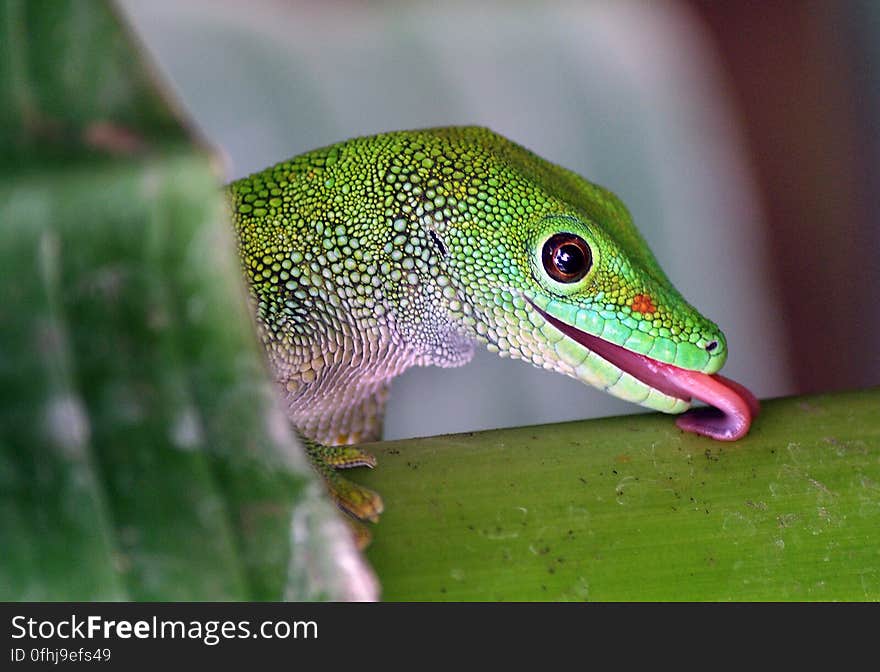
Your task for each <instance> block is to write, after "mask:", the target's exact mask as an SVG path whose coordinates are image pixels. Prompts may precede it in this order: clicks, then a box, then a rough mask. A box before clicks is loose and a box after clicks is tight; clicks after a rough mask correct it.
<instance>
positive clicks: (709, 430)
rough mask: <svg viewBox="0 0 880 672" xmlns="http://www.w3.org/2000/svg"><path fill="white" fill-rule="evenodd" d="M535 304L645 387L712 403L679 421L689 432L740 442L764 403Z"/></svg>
mask: <svg viewBox="0 0 880 672" xmlns="http://www.w3.org/2000/svg"><path fill="white" fill-rule="evenodd" d="M529 303H531V301H529ZM532 306H533V307H534V308H535V310H537V311H538V312H539V313H540V314H541V315H542V316H543V317H544V319H545V320H547V321H548V322H549V323H550V324H552V325H553V326H554V327H556V328H557V329H559V330H560V331H561V332H562V333H564V334H566V335H567V336H569V337H571V338H573V339H574V340H576V341H577V342H578V343H580V344H581V345H583V346H584V347H585V348H587V349H588V350H592V351H593V352H595V353H596V354H597V355H599V356H600V357H602V359H607V360H608V361H609V362H611V363H612V364H614V366H616V367H617V368H618V369H620V370H622V371H626V372H627V373H628V374H630V375H631V376H633V377H634V378H637V379H639V380H640V381H642V382H643V383H645V384H646V385H649V386H650V387H653V388H656V389H658V390H660V391H661V392H663V393H664V394H666V395H669V396H672V397H678V398H679V399H683V400H684V401H690V400H691V397H696V398H697V399H699V400H700V401H702V402H705V403H707V404H709V406H710V408H692V409H691V410H689V411H687V412H685V413H683V414H682V415H681V416H680V417H679V418H678V419H677V420H676V421H675V424H676V425H678V427H680V428H681V429H683V430H685V431H686V432H695V433H697V434H702V435H703V436H708V437H711V438H713V439H717V440H719V441H736V440H737V439H741V438H742V437H744V436H745V435H746V434H748V431H749V427H750V426H751V424H752V420H753V419H754V418H755V416H757V415H758V411H759V410H760V404H759V403H758V400H757V399H756V398H755V395H754V394H752V393H751V392H749V391H748V390H747V389H746V388H745V387H743V386H742V385H740V384H739V383H737V382H735V381H733V380H730V379H729V378H725V377H724V376H721V375H719V374H717V373H716V374H712V375H709V374H706V373H700V372H698V371H689V370H687V369H681V368H679V367H677V366H673V365H671V364H664V363H663V362H659V361H657V360H656V359H651V358H650V357H646V356H645V355H641V354H639V353H637V352H633V351H631V350H627V349H626V348H623V347H621V346H619V345H616V344H614V343H610V342H609V341H606V340H603V339H601V338H599V337H597V336H593V335H592V334H588V333H586V332H583V331H580V330H579V329H576V328H575V327H572V326H571V325H569V324H566V323H565V322H563V321H562V320H558V319H556V318H555V317H553V316H552V315H550V314H549V313H545V312H544V311H543V310H541V309H540V308H538V306H536V305H535V304H534V303H532ZM712 407H714V408H712Z"/></svg>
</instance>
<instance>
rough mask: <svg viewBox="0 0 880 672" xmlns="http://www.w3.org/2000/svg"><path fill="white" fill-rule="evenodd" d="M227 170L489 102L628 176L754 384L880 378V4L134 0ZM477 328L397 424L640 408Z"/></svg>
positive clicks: (552, 154)
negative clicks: (497, 348) (502, 350)
mask: <svg viewBox="0 0 880 672" xmlns="http://www.w3.org/2000/svg"><path fill="white" fill-rule="evenodd" d="M119 5H120V7H121V9H122V11H123V13H124V15H125V16H126V17H127V18H128V20H129V21H130V23H131V25H132V26H133V28H134V30H135V32H136V33H137V35H138V36H139V38H140V39H141V40H142V41H143V43H144V45H145V47H146V48H147V50H148V51H149V53H150V54H151V55H152V57H153V59H154V60H155V62H156V63H157V65H158V66H159V69H160V71H161V72H162V74H163V75H164V76H165V78H166V80H167V81H168V82H169V83H170V85H171V87H172V88H173V89H174V91H175V93H176V94H177V96H178V98H179V100H180V101H181V103H182V105H183V107H184V108H185V110H186V113H187V114H188V115H189V117H190V118H191V119H192V120H193V122H194V123H195V125H196V126H197V127H198V128H199V129H200V130H201V132H202V133H203V134H204V136H205V137H206V138H207V139H208V140H209V142H210V143H212V144H213V145H215V146H216V147H218V148H220V149H221V150H222V152H223V153H224V154H225V155H226V157H227V159H228V161H227V166H228V174H227V177H228V178H229V179H234V178H237V177H241V176H244V175H247V174H248V173H250V172H253V171H255V170H258V169H261V168H264V167H266V166H268V165H271V164H273V163H276V162H278V161H281V160H283V159H286V158H288V157H290V156H293V155H295V154H299V153H301V152H304V151H307V150H309V149H313V148H316V147H320V146H323V145H327V144H330V143H332V142H335V141H338V140H342V139H346V138H349V137H353V136H358V135H365V134H372V133H378V132H382V131H388V130H396V129H406V128H418V127H426V126H437V125H452V124H480V125H485V126H489V127H491V128H492V129H494V130H495V131H497V132H499V133H501V134H503V135H505V136H507V137H509V138H511V139H512V140H515V141H516V142H519V143H521V144H524V145H525V146H527V147H529V148H530V149H532V150H533V151H535V152H536V153H538V154H539V155H541V156H543V157H544V158H547V159H549V160H551V161H553V162H555V163H559V164H562V165H564V166H566V167H568V168H571V169H573V170H575V171H577V172H579V173H581V174H582V175H584V176H585V177H587V178H588V179H590V180H592V181H594V182H597V183H599V184H602V185H604V186H606V187H608V188H610V189H612V190H613V191H615V192H616V193H617V194H618V195H620V196H621V197H622V198H623V199H624V201H626V203H627V204H628V205H629V207H630V210H631V211H632V213H633V216H634V218H635V220H636V224H637V226H638V227H639V228H640V229H641V231H642V232H643V234H644V235H645V237H646V238H647V239H648V241H649V243H650V245H651V247H652V249H653V250H654V252H655V254H656V255H657V257H658V258H659V260H660V263H661V265H662V266H663V267H664V269H665V270H666V272H667V274H668V275H669V276H670V277H671V278H672V280H673V282H674V284H675V285H676V286H677V287H678V288H679V289H680V290H681V292H682V293H683V294H684V295H685V296H686V297H687V298H688V299H689V301H690V302H691V303H693V304H694V305H695V306H697V307H698V308H699V309H700V310H701V311H702V312H704V313H705V314H706V315H708V316H709V317H711V318H712V319H714V320H715V321H716V322H717V323H718V324H719V325H720V326H721V327H722V329H723V330H724V331H725V333H726V335H727V338H728V342H729V347H730V358H729V360H728V364H727V366H726V367H725V373H726V375H728V376H730V377H732V378H734V379H736V380H738V381H741V382H742V383H744V384H745V385H747V386H748V387H750V388H751V389H752V390H753V391H755V392H756V393H757V394H758V396H759V397H762V398H767V397H773V396H779V395H788V394H798V393H806V392H818V391H831V390H838V389H853V388H858V387H865V386H870V385H877V384H878V383H880V347H878V346H880V310H878V309H877V307H876V306H875V301H877V300H878V298H880V225H878V214H877V212H878V206H880V203H878V199H880V182H878V180H880V171H878V170H877V167H878V161H880V127H878V124H877V123H876V120H877V119H878V118H880V116H878V115H880V67H878V66H880V39H878V38H880V3H877V2H872V1H871V0H864V1H861V2H855V1H853V2H840V3H827V2H818V1H817V2H795V1H778V2H767V3H740V2H711V1H706V2H697V1H692V0H690V1H689V0H677V1H676V0H668V1H662V2H656V1H651V2H649V1H644V2H637V1H632V2H581V3H575V2H539V1H533V2H528V1H521V2H509V1H507V2H505V1H498V2H427V1H425V2H415V1H410V2H404V1H399V2H373V3H366V2H354V1H348V2H342V1H334V2H319V1H317V0H316V1H314V2H289V1H282V0H248V1H247V2H245V1H244V0H240V1H237V2H233V1H231V0H188V1H187V2H185V3H184V2H180V1H179V0H152V1H151V2H138V1H137V0H122V1H121V2H119ZM643 411H644V409H641V408H640V407H637V406H633V405H631V404H627V403H625V402H622V401H619V400H616V399H614V398H612V397H610V396H608V395H606V394H604V393H601V392H598V391H596V390H593V389H591V388H588V387H586V386H584V385H583V384H581V383H578V382H576V381H574V380H570V379H567V378H564V377H562V376H559V375H558V374H553V373H549V372H546V371H542V370H539V369H536V368H534V367H532V366H531V365H528V364H525V363H522V362H512V361H509V360H502V359H500V358H498V357H497V356H495V355H492V354H490V353H488V352H486V351H484V350H480V351H478V353H477V356H476V357H475V360H474V362H472V363H471V364H469V365H468V366H466V367H464V368H461V369H445V370H444V369H436V368H429V369H413V370H411V371H409V372H407V373H406V374H404V375H403V376H401V378H399V379H398V380H397V381H396V382H395V384H394V386H393V387H392V394H391V401H390V404H389V409H388V416H387V420H386V432H385V434H386V438H400V437H408V436H424V435H431V434H439V433H447V432H458V431H467V430H475V429H484V428H492V427H502V426H511V425H524V424H535V423H544V422H553V421H561V420H571V419H578V418H586V417H595V416H604V415H616V414H623V413H633V412H643Z"/></svg>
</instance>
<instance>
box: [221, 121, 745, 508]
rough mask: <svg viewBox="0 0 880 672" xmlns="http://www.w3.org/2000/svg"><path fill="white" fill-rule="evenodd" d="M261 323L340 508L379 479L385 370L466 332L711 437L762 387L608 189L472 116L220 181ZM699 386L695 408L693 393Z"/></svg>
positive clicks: (737, 428)
mask: <svg viewBox="0 0 880 672" xmlns="http://www.w3.org/2000/svg"><path fill="white" fill-rule="evenodd" d="M227 193H228V198H229V201H230V207H231V211H232V216H233V223H234V228H235V232H236V235H237V241H238V250H239V254H240V258H241V262H242V265H243V268H244V272H245V275H246V277H247V285H248V288H249V294H250V297H251V300H252V305H253V306H254V311H255V314H256V323H257V330H258V333H259V337H260V339H261V341H262V343H263V345H264V346H265V352H266V353H267V358H268V361H269V367H270V369H271V372H272V375H273V376H274V378H275V380H276V382H277V385H278V388H279V390H280V393H281V395H282V397H283V400H284V403H285V405H286V410H287V414H288V416H289V418H290V421H291V423H292V425H293V426H294V428H295V430H296V432H297V434H298V435H299V437H300V439H301V441H302V442H303V444H304V446H305V449H306V452H307V454H308V455H309V457H310V459H311V461H312V463H313V464H314V466H315V467H316V469H317V470H318V472H319V473H320V474H321V475H322V476H323V477H324V479H325V480H326V482H327V484H328V486H329V491H330V493H331V495H332V496H333V498H334V499H335V500H336V502H337V503H338V505H339V506H340V507H341V508H342V509H344V510H345V511H347V512H349V513H350V514H351V515H352V516H354V517H355V518H357V519H360V520H369V521H376V520H377V519H378V516H379V515H380V514H381V513H382V510H383V503H382V498H381V496H380V495H379V494H378V493H376V492H374V491H372V490H369V489H367V488H365V487H363V486H360V485H358V484H356V483H354V482H352V481H351V480H349V479H347V478H344V477H343V476H342V475H341V474H340V473H339V470H340V469H344V468H349V467H357V466H369V467H373V466H375V465H376V459H375V457H374V456H373V455H372V454H370V453H368V452H367V451H366V450H364V449H363V448H361V447H359V445H358V444H361V443H364V442H370V441H376V440H379V439H380V437H381V432H382V420H383V415H384V410H385V406H386V401H387V399H388V392H389V386H390V383H391V381H392V380H393V379H394V377H395V376H398V375H400V374H401V373H403V372H404V371H405V370H406V369H408V368H409V367H412V366H429V365H433V366H441V367H452V366H461V365H463V364H465V363H467V362H468V361H469V360H470V359H471V357H472V356H473V354H474V349H475V346H476V344H478V343H482V344H485V345H486V347H488V348H489V350H491V351H494V352H497V353H498V354H500V355H502V356H505V357H510V358H514V359H521V360H525V361H527V362H531V363H532V364H534V365H535V366H539V367H543V368H545V369H550V370H552V371H556V372H559V373H562V374H564V375H567V376H571V377H573V378H576V379H578V380H580V381H582V382H584V383H586V384H589V385H593V386H595V387H598V388H600V389H602V390H605V391H607V392H609V393H610V394H612V395H614V396H617V397H620V398H622V399H625V400H628V401H630V402H634V403H636V404H641V405H642V406H645V407H648V408H651V409H654V410H657V411H661V412H663V413H670V414H680V415H679V417H678V419H677V425H678V427H680V428H681V429H683V430H685V431H690V432H696V433H698V434H702V435H704V436H708V437H711V438H714V439H718V440H724V441H732V440H737V439H739V438H741V437H742V436H744V435H745V434H746V433H747V432H748V431H749V427H750V425H751V422H752V419H753V418H754V417H755V416H756V415H757V413H758V409H759V404H758V401H757V399H756V398H755V396H754V395H753V394H752V393H751V392H750V391H749V390H748V389H746V388H745V387H744V386H742V385H740V384H739V383H736V382H734V381H732V380H729V379H727V378H725V377H723V376H721V375H719V374H718V373H717V372H718V370H719V369H720V368H721V367H722V366H723V365H724V363H725V360H726V358H727V352H728V351H727V342H726V340H725V337H724V334H723V333H722V332H721V330H720V329H719V328H718V327H717V326H716V325H715V324H714V323H713V322H712V321H710V320H709V319H708V318H706V317H704V316H703V315H702V314H701V313H700V312H699V311H697V310H696V309H695V308H694V307H692V306H691V305H690V304H689V303H688V302H687V301H686V300H685V299H684V298H683V297H682V295H681V294H680V293H679V292H678V291H677V290H676V289H675V287H673V285H672V283H671V282H670V281H669V279H668V278H667V276H666V275H665V274H664V272H663V271H662V270H661V268H660V266H659V264H658V262H657V260H656V259H655V257H654V255H653V254H652V252H651V250H650V249H649V248H648V245H647V243H646V242H645V239H644V238H643V237H642V236H641V234H640V233H639V232H638V230H637V229H636V227H635V226H634V224H633V220H632V218H631V216H630V213H629V211H628V210H627V208H626V207H625V205H624V204H623V203H622V202H621V200H620V199H619V198H617V197H616V196H615V195H614V194H613V193H611V192H610V191H608V190H607V189H605V188H603V187H600V186H598V185H596V184H593V183H591V182H589V181H588V180H586V179H585V178H583V177H581V176H580V175H578V174H576V173H574V172H572V171H570V170H568V169H566V168H563V167H561V166H558V165H555V164H553V163H551V162H549V161H546V160H544V159H542V158H540V157H539V156H537V155H536V154H534V153H533V152H531V151H530V150H528V149H526V148H525V147H523V146H521V145H519V144H517V143H515V142H512V141H510V140H508V139H506V138H504V137H502V136H501V135H498V134H497V133H494V132H493V131H491V130H489V129H487V128H483V127H476V126H468V127H444V128H431V129H422V130H412V131H397V132H389V133H382V134H378V135H373V136H369V137H361V138H355V139H352V140H347V141H344V142H340V143H337V144H334V145H331V146H328V147H324V148H322V149H316V150H314V151H310V152H307V153H305V154H302V155H299V156H296V157H294V158H292V159H289V160H287V161H283V162H281V163H278V164H277V165H274V166H272V167H269V168H267V169H265V170H263V171H260V172H257V173H255V174H253V175H250V176H248V177H245V178H242V179H239V180H236V181H234V182H232V183H231V184H230V185H228V187H227ZM694 400H699V401H702V402H704V403H705V404H706V406H700V407H697V408H691V406H692V403H693V402H694Z"/></svg>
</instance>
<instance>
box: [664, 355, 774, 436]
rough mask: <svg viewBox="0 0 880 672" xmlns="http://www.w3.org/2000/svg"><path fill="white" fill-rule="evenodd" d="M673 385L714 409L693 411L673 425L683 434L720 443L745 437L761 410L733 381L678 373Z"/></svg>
mask: <svg viewBox="0 0 880 672" xmlns="http://www.w3.org/2000/svg"><path fill="white" fill-rule="evenodd" d="M675 379H676V382H677V383H678V384H679V385H680V386H681V387H682V388H684V389H685V390H687V391H688V392H689V393H690V394H691V395H692V396H694V397H696V398H697V399H699V400H700V401H704V402H706V403H707V404H711V405H712V406H714V408H712V407H711V406H710V407H706V408H692V409H691V410H689V411H687V412H686V413H684V414H682V415H681V416H679V418H678V419H677V420H676V421H675V424H676V425H678V427H680V428H681V429H683V430H685V431H686V432H696V433H697V434H702V435H703V436H709V437H711V438H713V439H718V440H719V441H736V440H737V439H741V438H742V437H744V436H745V435H746V434H747V433H748V431H749V427H750V426H751V424H752V420H753V419H754V418H755V416H757V415H758V411H759V410H760V408H761V406H760V404H759V403H758V400H757V399H756V398H755V395H754V394H752V393H751V392H749V391H748V390H747V389H746V388H745V387H743V386H742V385H740V384H739V383H737V382H736V381H733V380H730V379H729V378H725V377H724V376H721V375H719V374H717V373H716V374H714V375H711V376H708V375H706V374H705V373H697V372H696V371H686V370H684V369H679V370H678V372H676V374H675Z"/></svg>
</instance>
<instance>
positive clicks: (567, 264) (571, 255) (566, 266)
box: [553, 244, 586, 275]
mask: <svg viewBox="0 0 880 672" xmlns="http://www.w3.org/2000/svg"><path fill="white" fill-rule="evenodd" d="M553 263H554V264H556V268H558V269H559V271H560V272H562V273H565V274H566V275H574V274H576V273H577V272H578V271H580V270H581V269H582V268H583V267H584V266H585V265H586V259H584V253H583V252H582V251H581V248H579V247H578V246H577V245H572V244H568V245H562V246H561V247H557V248H556V252H554V254H553Z"/></svg>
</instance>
